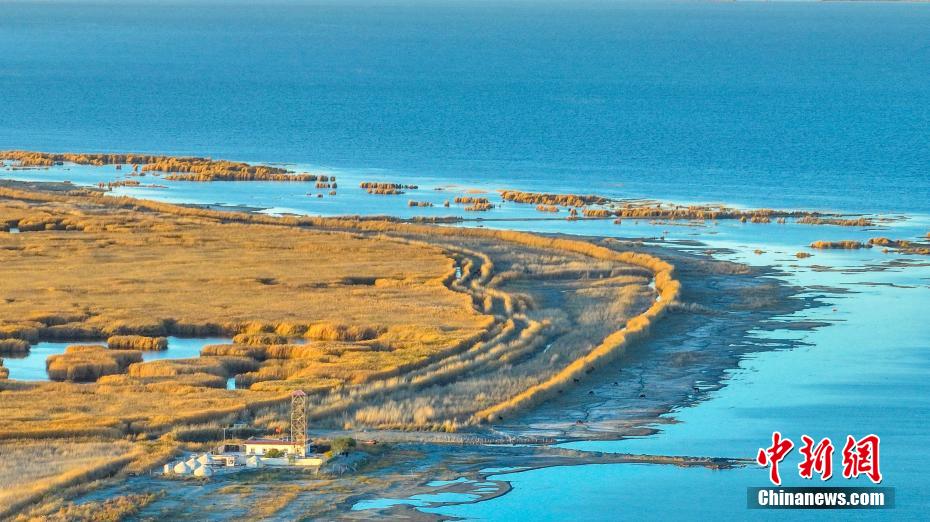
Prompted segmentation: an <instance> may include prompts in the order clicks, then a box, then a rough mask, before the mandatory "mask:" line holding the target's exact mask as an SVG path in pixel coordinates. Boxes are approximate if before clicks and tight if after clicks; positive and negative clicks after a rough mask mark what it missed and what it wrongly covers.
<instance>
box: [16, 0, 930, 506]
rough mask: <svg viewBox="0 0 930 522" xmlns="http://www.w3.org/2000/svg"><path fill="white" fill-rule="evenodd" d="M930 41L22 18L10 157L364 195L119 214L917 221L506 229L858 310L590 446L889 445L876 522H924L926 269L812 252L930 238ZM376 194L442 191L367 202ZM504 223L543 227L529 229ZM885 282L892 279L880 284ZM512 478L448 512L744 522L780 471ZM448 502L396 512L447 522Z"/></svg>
mask: <svg viewBox="0 0 930 522" xmlns="http://www.w3.org/2000/svg"><path fill="white" fill-rule="evenodd" d="M360 7H367V8H366V9H361V8H360ZM928 28H930V5H926V4H910V3H864V2H863V3H835V2H829V3H742V2H740V3H701V2H694V3H671V2H648V3H647V2H616V3H612V2H583V3H577V2H572V3H568V2H563V3H560V2H545V3H542V4H534V5H529V4H528V3H525V2H475V3H466V2H463V1H453V2H438V1H437V2H391V3H380V2H374V1H369V2H363V1H359V0H354V1H350V2H328V1H318V2H283V3H280V4H275V5H274V6H273V7H267V6H262V7H251V6H248V5H246V4H244V3H241V4H239V3H235V4H231V5H230V4H225V5H224V6H223V7H222V8H220V7H218V6H217V4H214V3H209V2H179V3H174V4H171V5H170V6H167V5H163V4H159V3H155V2H151V3H150V2H145V1H140V2H132V3H129V4H127V5H123V4H117V3H114V2H109V1H104V2H99V3H93V4H87V3H83V2H80V1H77V2H67V3H60V4H50V3H44V2H22V1H21V2H13V3H4V4H2V5H0V104H2V111H3V112H2V114H3V117H2V118H0V148H26V149H38V150H52V151H57V150H69V151H84V150H101V151H103V150H106V151H149V152H157V153H169V154H207V155H213V156H215V157H223V158H232V159H241V160H252V161H265V162H278V161H281V162H287V163H289V164H294V165H296V168H301V169H304V168H305V169H313V170H325V171H327V172H331V173H335V174H336V175H337V176H338V177H339V183H340V189H339V191H338V192H339V194H338V195H337V196H335V197H329V196H325V197H323V198H316V197H311V196H308V193H309V194H314V195H315V193H316V191H315V190H314V189H313V188H312V186H311V185H309V184H281V183H209V184H196V183H180V182H165V181H163V180H158V179H155V178H152V177H147V178H141V180H142V181H143V182H145V183H150V182H154V183H157V184H161V185H165V186H166V188H123V189H119V190H117V191H115V193H117V194H130V195H138V196H142V197H150V198H156V199H163V200H167V201H176V202H197V203H225V204H245V205H253V206H257V207H262V208H268V209H270V210H269V211H270V212H273V213H274V212H277V213H280V212H289V211H290V212H296V213H307V214H324V215H333V214H345V213H363V214H392V215H401V216H412V215H434V216H437V215H449V214H455V215H466V213H465V212H464V211H462V210H461V209H457V208H452V209H444V208H442V207H437V208H431V209H422V208H418V209H409V208H408V207H407V206H406V201H407V200H408V199H417V200H429V201H434V202H435V203H441V202H442V201H443V200H445V199H451V198H452V197H454V196H455V195H457V194H461V193H464V191H465V190H466V189H478V190H485V191H489V192H493V191H494V190H496V189H499V188H517V189H526V190H539V191H551V192H594V193H600V194H604V195H610V196H617V197H647V198H658V199H665V200H675V201H686V202H714V201H720V202H726V203H730V204H738V205H745V206H768V207H775V208H807V209H820V210H831V209H832V210H842V211H847V212H883V213H886V214H906V215H907V216H908V219H906V220H901V221H894V222H887V223H882V224H881V226H879V227H876V229H858V228H844V227H811V226H799V225H786V226H781V225H775V224H771V225H757V224H741V223H724V222H721V223H719V224H717V225H710V226H707V227H686V226H679V225H665V224H663V225H655V224H650V223H649V222H645V221H640V222H638V221H633V220H625V221H624V222H623V224H622V225H619V226H618V225H614V224H612V223H611V222H610V221H585V222H577V223H569V222H565V221H561V220H559V221H505V222H497V221H486V222H485V223H483V225H484V226H495V227H501V228H515V229H521V230H539V231H553V232H555V231H557V232H567V233H579V234H591V235H606V236H617V237H659V236H664V237H666V238H667V239H668V240H675V239H678V240H699V241H702V242H704V243H705V244H708V245H710V246H719V247H726V248H730V249H732V251H733V253H732V254H730V257H731V258H732V259H735V260H743V261H747V262H750V263H752V264H758V265H773V266H777V267H779V268H781V269H783V271H784V272H785V273H784V275H781V276H779V277H780V278H782V279H784V280H786V281H788V282H791V283H795V284H798V285H803V286H811V285H816V286H832V287H837V288H840V289H843V290H846V291H850V292H853V293H843V294H835V295H827V297H826V298H825V300H826V301H827V302H829V303H830V306H827V307H823V308H817V309H811V310H807V311H805V312H803V313H801V314H798V315H796V316H794V317H792V318H790V319H795V318H810V319H815V320H823V321H826V322H829V323H830V326H827V327H824V328H820V329H817V330H814V331H809V332H799V331H793V330H784V331H776V332H774V333H766V334H762V333H760V334H759V335H760V336H763V335H775V336H781V337H784V338H800V339H801V340H803V341H804V342H806V343H808V344H807V346H806V347H803V348H800V349H796V350H792V351H777V352H768V353H757V354H753V355H750V356H747V357H745V358H744V359H743V360H742V361H741V362H740V364H739V367H738V368H735V369H733V370H732V371H731V372H729V373H728V377H727V380H726V386H725V387H724V388H722V389H720V390H718V391H715V392H712V393H711V396H710V398H709V399H708V400H706V401H702V402H700V403H698V404H696V405H694V406H691V407H688V408H681V409H679V410H676V411H674V412H672V414H670V416H671V417H672V418H674V419H676V420H678V421H679V422H678V423H677V424H672V425H669V424H663V425H662V426H661V432H660V433H659V434H657V435H654V436H650V437H646V438H641V439H632V440H624V441H614V442H598V443H578V444H573V445H572V447H574V448H578V449H596V450H599V451H621V452H636V453H660V454H672V455H708V456H735V457H750V456H752V455H753V454H754V453H755V451H756V449H757V448H758V447H760V446H762V445H765V444H766V442H767V441H768V439H769V437H770V436H771V431H773V430H776V429H777V430H781V431H782V432H783V433H785V434H786V435H788V436H791V437H792V438H794V439H797V438H798V437H799V436H800V435H801V434H802V433H809V434H811V435H814V436H827V435H829V436H831V437H833V438H834V441H836V440H838V439H839V438H841V437H843V436H845V434H847V433H853V434H860V435H861V434H865V433H866V432H875V433H878V434H879V435H881V436H882V440H883V445H882V451H883V454H882V455H883V459H884V464H883V471H884V472H885V476H886V483H885V485H890V486H893V487H896V488H898V495H897V503H898V508H897V509H896V510H895V511H894V512H893V513H890V514H889V513H887V512H886V513H877V512H876V513H866V514H863V513H861V512H860V513H857V514H856V516H857V517H859V516H865V515H869V516H874V517H880V516H889V515H891V516H896V517H897V518H903V519H919V518H921V517H922V515H923V514H924V512H925V511H926V508H927V507H928V506H930V480H928V479H927V478H926V475H925V474H924V473H923V472H922V471H921V467H920V466H921V458H922V457H921V456H922V454H923V451H924V449H925V448H926V447H927V446H928V444H930V435H928V432H930V402H928V397H930V393H928V392H930V390H928V389H927V384H926V377H925V376H926V373H927V369H928V367H930V361H928V355H927V354H928V353H930V329H928V327H927V323H926V318H925V315H926V313H925V311H926V310H927V309H928V307H930V292H927V290H928V284H930V269H928V267H927V266H921V264H920V263H921V262H922V261H926V259H927V258H917V257H914V256H902V255H898V254H884V253H882V252H881V251H880V250H878V249H873V250H865V251H854V252H821V251H815V252H814V257H812V258H809V259H802V260H798V259H795V258H794V253H795V252H797V251H802V250H803V251H810V249H808V248H806V246H805V245H808V244H809V243H810V242H811V241H814V240H818V239H831V240H839V239H860V240H861V239H867V238H869V237H873V236H876V235H886V236H890V237H895V238H906V239H915V238H918V237H921V236H923V235H924V234H926V233H927V232H928V231H930V205H928V203H927V202H928V201H930V174H928V173H930V156H928V154H927V151H928V150H930V133H928V132H927V129H928V128H930V53H928V52H927V49H930V29H928ZM121 175H122V174H120V173H117V172H116V171H115V169H112V168H109V167H108V168H105V169H89V168H83V167H71V168H67V167H66V168H60V169H53V170H51V171H23V172H10V171H0V178H2V177H17V178H24V179H50V180H51V179H55V180H64V179H69V180H72V181H74V182H77V183H84V184H96V183H97V182H99V181H107V180H112V179H117V178H118V177H119V176H121ZM360 180H394V181H405V182H415V183H417V184H419V185H420V186H421V188H420V189H419V190H417V191H411V192H410V193H409V194H406V195H403V196H398V197H376V196H368V195H366V194H364V193H362V192H361V191H360V190H358V189H357V188H356V187H357V183H358V182H359V181H360ZM436 188H442V189H443V190H442V191H437V190H435V189H436ZM491 197H492V198H495V196H493V195H491ZM483 217H486V218H509V219H513V218H526V217H539V214H538V213H536V212H534V211H533V210H532V209H531V208H528V207H523V206H518V205H511V204H505V205H504V206H503V207H502V208H499V209H495V210H493V211H491V212H489V213H487V214H484V215H483ZM693 248H695V249H697V250H702V249H703V248H705V247H704V246H697V247H693ZM757 248H758V249H762V250H765V251H766V253H765V254H762V255H755V254H753V250H755V249H757ZM873 265H880V266H881V267H882V268H883V270H881V271H874V270H872V271H868V272H861V271H859V270H861V269H862V268H863V267H867V266H873ZM822 267H843V268H845V270H843V271H824V270H823V268H822ZM816 293H817V295H821V294H823V292H822V291H819V290H818V291H817V292H816ZM833 308H836V311H835V312H834V311H833ZM7 361H9V362H12V360H9V359H8V360H7ZM43 362H44V359H43ZM5 364H7V362H5ZM42 369H43V371H44V364H43V368H42ZM795 455H796V453H795ZM795 463H796V462H788V463H786V465H787V466H793V465H794V464H795ZM785 469H786V471H790V468H787V467H786V468H785ZM785 475H786V476H792V475H793V473H785ZM497 478H498V479H506V480H508V481H512V484H513V491H512V492H511V493H508V494H506V495H503V496H501V497H498V498H496V499H494V500H491V501H488V502H480V503H476V504H465V505H461V506H454V507H444V508H438V509H439V511H441V512H442V513H444V514H450V515H457V516H463V517H467V518H477V519H487V520H500V519H515V518H521V519H536V520H555V519H563V520H564V519H567V518H579V519H596V520H599V519H615V518H618V517H619V518H641V517H642V515H643V513H649V514H650V518H652V515H655V517H654V518H669V519H678V518H683V517H684V516H685V515H687V516H689V517H711V516H713V517H717V518H722V519H741V518H745V517H746V516H747V512H746V511H745V487H746V486H760V485H764V484H765V480H766V476H765V472H764V471H763V470H761V469H758V468H755V467H750V468H745V469H740V470H732V471H714V472H712V471H706V470H688V469H680V468H675V467H669V466H636V465H599V466H582V467H558V468H548V469H544V470H534V471H526V472H519V473H513V474H507V475H506V476H499V477H497ZM843 482H844V481H842V480H837V479H836V478H835V479H834V480H833V481H832V482H831V485H839V484H841V483H843ZM384 500H385V499H381V500H379V499H362V500H361V501H360V506H362V507H377V506H380V505H383V502H382V501H384ZM429 500H435V499H423V498H419V499H417V498H413V499H387V501H390V502H404V503H410V504H413V505H418V506H424V507H423V509H424V510H428V509H432V508H427V507H425V506H426V505H427V504H428V503H429ZM777 515H781V516H782V517H784V516H785V515H788V516H790V517H791V518H798V517H800V518H804V517H806V516H807V515H805V514H798V513H794V512H792V513H788V514H783V513H777ZM818 515H820V516H823V514H818ZM829 515H830V516H831V517H832V518H841V517H843V518H845V513H842V512H836V513H832V514H829ZM753 516H757V513H753Z"/></svg>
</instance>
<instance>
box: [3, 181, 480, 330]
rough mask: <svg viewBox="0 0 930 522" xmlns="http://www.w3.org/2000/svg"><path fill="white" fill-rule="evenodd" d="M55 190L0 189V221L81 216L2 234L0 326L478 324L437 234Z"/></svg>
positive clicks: (207, 327) (181, 327)
mask: <svg viewBox="0 0 930 522" xmlns="http://www.w3.org/2000/svg"><path fill="white" fill-rule="evenodd" d="M63 199H64V201H61V202H59V201H47V202H44V203H39V202H30V203H29V204H25V202H23V201H15V200H9V199H0V220H10V221H16V222H21V221H22V220H25V219H28V217H29V216H30V215H34V214H39V215H41V216H42V220H43V221H48V220H52V221H55V222H61V221H64V220H69V221H73V222H75V223H76V224H77V225H78V230H76V231H73V232H72V231H62V230H57V229H53V230H45V229H44V228H43V232H42V233H23V234H15V235H6V234H5V235H4V236H3V237H0V295H2V296H3V297H4V298H5V300H3V301H0V317H2V318H3V320H2V321H0V338H19V339H22V340H26V341H30V342H35V341H36V340H39V339H47V340H54V339H68V340H73V339H101V338H107V337H110V336H123V335H144V336H148V337H157V336H164V335H169V334H173V335H181V336H205V335H217V334H225V335H235V334H238V333H240V332H244V331H246V330H247V329H248V328H249V327H250V325H252V324H254V323H256V322H259V323H261V324H263V325H267V326H268V328H269V329H270V330H271V332H267V333H272V332H275V331H276V330H280V331H281V333H283V334H285V335H288V334H291V335H292V334H296V335H302V334H303V333H304V332H306V330H307V329H308V328H311V327H313V328H315V329H316V330H314V331H315V332H316V331H317V330H319V332H318V333H319V334H320V335H318V336H317V335H311V338H339V339H355V338H366V337H368V336H370V335H371V332H373V331H375V332H376V331H378V329H380V328H384V327H388V326H391V325H392V324H422V325H423V326H424V327H431V326H437V325H439V324H443V325H447V326H451V327H453V328H458V329H461V331H462V333H461V335H464V336H467V335H471V334H472V333H473V332H474V331H475V329H476V328H480V324H481V321H482V320H481V318H480V316H479V315H478V314H476V313H475V312H474V311H473V310H472V309H471V306H470V303H469V302H468V298H467V297H466V296H462V295H460V294H457V293H455V292H453V291H450V290H449V289H447V288H445V287H444V286H443V285H442V280H443V278H444V277H445V275H446V273H447V272H448V270H449V266H450V260H449V259H448V258H447V257H446V256H445V255H444V254H443V252H442V251H441V250H440V249H437V248H434V247H428V246H424V245H411V244H404V243H400V242H396V241H387V240H382V239H379V238H364V237H358V236H353V235H349V234H344V233H328V232H316V231H310V230H299V229H296V228H291V227H281V226H270V225H264V224H244V223H226V224H223V223H219V222H212V221H206V220H204V219H202V218H191V217H179V216H173V215H164V214H160V213H155V212H139V211H134V210H129V209H122V208H112V207H109V206H106V205H107V204H115V203H118V201H110V199H111V198H106V199H105V200H101V201H100V204H99V205H98V204H96V203H97V201H96V200H87V199H80V198H70V197H65V198H63ZM112 199H114V200H115V199H116V198H112ZM272 222H273V221H272ZM124 232H125V233H124ZM88 267H94V269H93V270H88ZM347 281H348V282H350V283H349V286H347V283H346V282H347ZM354 281H374V282H376V283H379V282H382V281H384V282H390V281H393V282H398V283H395V284H393V285H384V284H354V283H352V282H354ZM401 283H402V284H401ZM205 289H209V290H208V291H205ZM36 310H41V311H43V314H44V315H43V316H42V317H34V315H35V311H36ZM27 318H28V319H27ZM35 319H38V320H35ZM319 325H329V326H319ZM281 333H279V335H281ZM16 344H17V345H20V344H21V343H18V342H17V343H16ZM134 347H138V346H136V345H134Z"/></svg>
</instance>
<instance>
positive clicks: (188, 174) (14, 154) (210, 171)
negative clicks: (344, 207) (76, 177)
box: [0, 150, 329, 183]
mask: <svg viewBox="0 0 930 522" xmlns="http://www.w3.org/2000/svg"><path fill="white" fill-rule="evenodd" d="M0 159H7V160H14V161H18V162H19V163H20V165H21V166H24V167H50V166H52V165H60V164H62V163H64V162H69V163H76V164H78V165H96V166H102V165H122V164H124V163H130V164H135V165H143V167H142V172H168V173H171V174H169V175H168V176H165V179H173V180H179V181H231V180H235V181H255V180H261V181H318V180H319V181H324V182H325V181H329V177H328V176H325V175H317V174H306V173H304V174H296V173H292V172H290V171H288V170H287V169H283V168H280V167H268V166H265V165H249V164H248V163H241V162H233V161H224V160H212V159H210V158H192V157H173V156H154V155H148V154H70V153H63V154H56V153H46V152H30V151H17V150H7V151H0ZM134 170H135V169H134ZM117 183H129V182H117ZM136 183H138V182H136Z"/></svg>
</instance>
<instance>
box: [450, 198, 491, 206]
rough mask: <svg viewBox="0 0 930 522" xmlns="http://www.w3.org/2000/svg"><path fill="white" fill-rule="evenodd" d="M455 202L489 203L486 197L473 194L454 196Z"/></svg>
mask: <svg viewBox="0 0 930 522" xmlns="http://www.w3.org/2000/svg"><path fill="white" fill-rule="evenodd" d="M455 202H456V203H458V204H460V205H487V204H489V203H490V201H489V200H488V198H480V197H473V196H458V197H457V198H455Z"/></svg>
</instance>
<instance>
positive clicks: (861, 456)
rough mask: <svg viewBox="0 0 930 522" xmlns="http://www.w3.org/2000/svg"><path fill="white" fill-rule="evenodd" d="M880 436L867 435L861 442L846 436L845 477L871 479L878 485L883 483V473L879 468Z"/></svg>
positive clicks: (844, 450) (844, 454) (844, 449)
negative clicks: (861, 476) (863, 476)
mask: <svg viewBox="0 0 930 522" xmlns="http://www.w3.org/2000/svg"><path fill="white" fill-rule="evenodd" d="M880 442H881V441H880V440H879V438H878V435H866V436H865V437H862V438H861V439H859V440H856V439H854V438H853V436H852V435H847V436H846V445H845V446H843V476H844V477H846V478H856V477H858V476H859V475H865V476H867V477H869V480H871V481H872V482H874V483H876V484H878V483H880V482H881V481H882V472H881V470H880V469H879V467H878V445H879V443H880Z"/></svg>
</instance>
